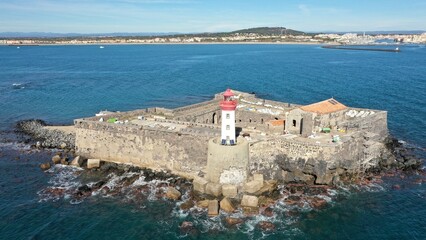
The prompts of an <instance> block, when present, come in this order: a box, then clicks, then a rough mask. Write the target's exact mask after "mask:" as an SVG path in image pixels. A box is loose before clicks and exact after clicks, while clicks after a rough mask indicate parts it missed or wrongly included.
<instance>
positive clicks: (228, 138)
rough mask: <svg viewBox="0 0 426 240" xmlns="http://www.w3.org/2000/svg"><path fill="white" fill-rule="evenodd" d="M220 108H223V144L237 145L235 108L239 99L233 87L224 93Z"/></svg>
mask: <svg viewBox="0 0 426 240" xmlns="http://www.w3.org/2000/svg"><path fill="white" fill-rule="evenodd" d="M220 108H221V110H222V133H221V140H222V141H221V144H222V145H235V144H236V140H235V109H236V108H237V101H236V100H234V94H233V93H232V92H231V89H229V88H228V89H227V90H226V91H225V93H224V94H223V100H222V101H220Z"/></svg>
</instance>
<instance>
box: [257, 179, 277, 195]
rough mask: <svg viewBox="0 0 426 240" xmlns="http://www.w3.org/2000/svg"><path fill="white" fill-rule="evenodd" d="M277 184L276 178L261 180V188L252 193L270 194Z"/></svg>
mask: <svg viewBox="0 0 426 240" xmlns="http://www.w3.org/2000/svg"><path fill="white" fill-rule="evenodd" d="M277 186H278V182H277V181H276V180H268V181H265V182H263V186H262V188H261V189H260V190H259V191H257V192H255V193H254V195H262V194H266V193H267V194H268V195H271V194H272V193H273V192H274V191H275V190H276V189H277ZM278 194H279V192H278ZM277 197H278V196H277Z"/></svg>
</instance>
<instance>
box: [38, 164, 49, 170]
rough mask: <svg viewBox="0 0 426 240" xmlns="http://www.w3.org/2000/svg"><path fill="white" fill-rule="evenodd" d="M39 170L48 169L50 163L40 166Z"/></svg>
mask: <svg viewBox="0 0 426 240" xmlns="http://www.w3.org/2000/svg"><path fill="white" fill-rule="evenodd" d="M40 168H41V169H42V170H43V171H44V170H47V169H49V168H50V163H42V164H40Z"/></svg>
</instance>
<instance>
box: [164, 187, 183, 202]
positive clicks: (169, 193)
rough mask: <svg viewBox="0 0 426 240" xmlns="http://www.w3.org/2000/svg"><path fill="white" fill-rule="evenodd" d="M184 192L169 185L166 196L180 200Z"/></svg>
mask: <svg viewBox="0 0 426 240" xmlns="http://www.w3.org/2000/svg"><path fill="white" fill-rule="evenodd" d="M181 196H182V194H181V193H180V192H179V191H178V190H177V189H176V188H174V187H169V189H167V192H166V198H168V199H172V200H179V199H180V197H181Z"/></svg>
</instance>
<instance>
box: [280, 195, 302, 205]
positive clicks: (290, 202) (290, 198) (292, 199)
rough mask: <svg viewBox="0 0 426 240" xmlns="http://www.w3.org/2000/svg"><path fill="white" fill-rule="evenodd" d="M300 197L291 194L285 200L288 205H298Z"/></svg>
mask: <svg viewBox="0 0 426 240" xmlns="http://www.w3.org/2000/svg"><path fill="white" fill-rule="evenodd" d="M300 199H301V198H300V197H299V196H295V195H290V196H288V197H287V199H286V200H284V202H285V204H287V205H296V204H297V203H298V202H299V201H300Z"/></svg>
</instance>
